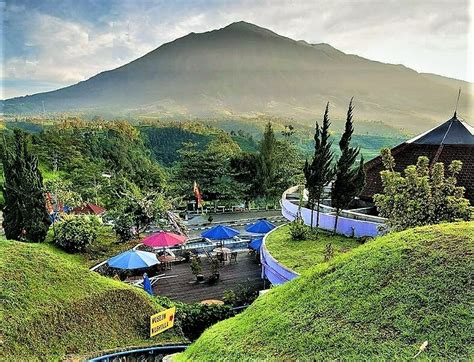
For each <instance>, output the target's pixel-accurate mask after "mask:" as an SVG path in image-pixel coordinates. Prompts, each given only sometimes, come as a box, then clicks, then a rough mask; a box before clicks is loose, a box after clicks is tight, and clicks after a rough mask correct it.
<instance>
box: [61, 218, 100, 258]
mask: <svg viewBox="0 0 474 362" xmlns="http://www.w3.org/2000/svg"><path fill="white" fill-rule="evenodd" d="M99 225H100V221H99V219H98V218H97V217H95V216H66V217H65V218H64V220H63V221H60V222H59V223H57V224H56V225H55V227H54V230H55V231H54V237H53V241H54V243H55V244H56V245H58V246H60V247H61V248H63V249H64V250H66V251H67V252H70V253H78V252H82V251H84V250H85V249H86V247H87V246H88V245H90V244H91V243H93V242H94V241H95V240H96V239H97V234H98V228H99Z"/></svg>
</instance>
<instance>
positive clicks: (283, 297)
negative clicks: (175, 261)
mask: <svg viewBox="0 0 474 362" xmlns="http://www.w3.org/2000/svg"><path fill="white" fill-rule="evenodd" d="M473 280H474V222H460V223H451V224H442V225H433V226H427V227H422V228H415V229H410V230H407V231H404V232H400V233H393V234H388V235H386V236H383V237H379V238H376V239H374V240H371V241H368V242H367V243H365V244H363V245H361V246H360V247H358V248H355V249H353V250H351V251H349V252H347V253H344V254H339V255H338V256H336V257H334V258H333V259H332V260H331V261H329V262H328V263H321V264H318V265H316V266H314V267H312V268H309V269H308V270H307V271H305V272H304V273H302V275H301V276H300V277H298V278H296V279H294V280H292V281H290V282H288V283H285V284H283V285H281V286H278V287H275V288H273V289H271V290H270V291H269V292H268V293H266V294H264V295H262V296H260V297H259V298H258V299H257V300H256V301H255V302H254V303H252V305H251V306H250V307H249V308H248V309H246V310H245V311H244V312H243V313H241V314H239V315H237V316H236V317H233V318H230V319H227V320H225V321H222V322H220V323H218V324H216V325H214V326H212V327H211V328H209V329H208V330H207V331H206V332H204V333H203V334H202V335H201V337H200V338H199V339H198V340H197V341H196V342H195V343H193V344H192V345H191V346H190V347H189V348H188V349H187V350H186V351H185V352H184V353H182V354H180V355H178V356H177V357H176V358H175V360H176V361H217V360H222V359H224V358H225V359H226V360H229V361H234V360H235V361H237V360H238V361H263V360H271V361H296V360H300V361H367V360H369V361H393V360H404V361H407V360H411V359H413V357H414V356H415V355H416V353H417V352H418V351H419V348H420V346H421V345H422V344H423V342H424V341H428V347H427V349H426V350H425V351H424V352H422V353H421V355H420V357H418V360H425V361H428V360H431V361H440V360H441V361H443V360H445V361H448V360H450V361H456V360H473V358H474V348H473V344H472V341H473V339H474V329H473V325H472V320H473V318H474V312H473V308H472V301H473V290H474V289H473V285H472V281H473Z"/></svg>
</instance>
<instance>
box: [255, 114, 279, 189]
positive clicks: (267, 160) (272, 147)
mask: <svg viewBox="0 0 474 362" xmlns="http://www.w3.org/2000/svg"><path fill="white" fill-rule="evenodd" d="M276 146H277V141H276V138H275V133H274V132H273V128H272V124H271V123H270V122H268V123H267V125H266V126H265V132H264V133H263V138H262V141H261V142H260V150H259V151H260V152H259V154H258V160H257V175H256V176H257V180H258V184H259V186H260V190H261V194H262V195H265V196H271V195H273V191H274V188H275V185H274V180H275V172H276V166H277V165H276V159H275V152H276Z"/></svg>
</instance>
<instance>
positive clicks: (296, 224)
mask: <svg viewBox="0 0 474 362" xmlns="http://www.w3.org/2000/svg"><path fill="white" fill-rule="evenodd" d="M289 227H290V235H291V239H293V240H304V239H306V238H307V237H308V235H309V229H308V227H307V226H306V225H305V224H304V223H303V219H301V218H296V219H295V220H293V221H292V222H290V224H289Z"/></svg>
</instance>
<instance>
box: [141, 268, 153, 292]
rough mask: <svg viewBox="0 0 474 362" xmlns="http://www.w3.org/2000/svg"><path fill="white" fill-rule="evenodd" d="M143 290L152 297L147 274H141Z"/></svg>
mask: <svg viewBox="0 0 474 362" xmlns="http://www.w3.org/2000/svg"><path fill="white" fill-rule="evenodd" d="M143 289H145V292H147V293H148V294H150V295H153V289H151V282H150V278H148V275H147V273H145V274H143Z"/></svg>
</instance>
